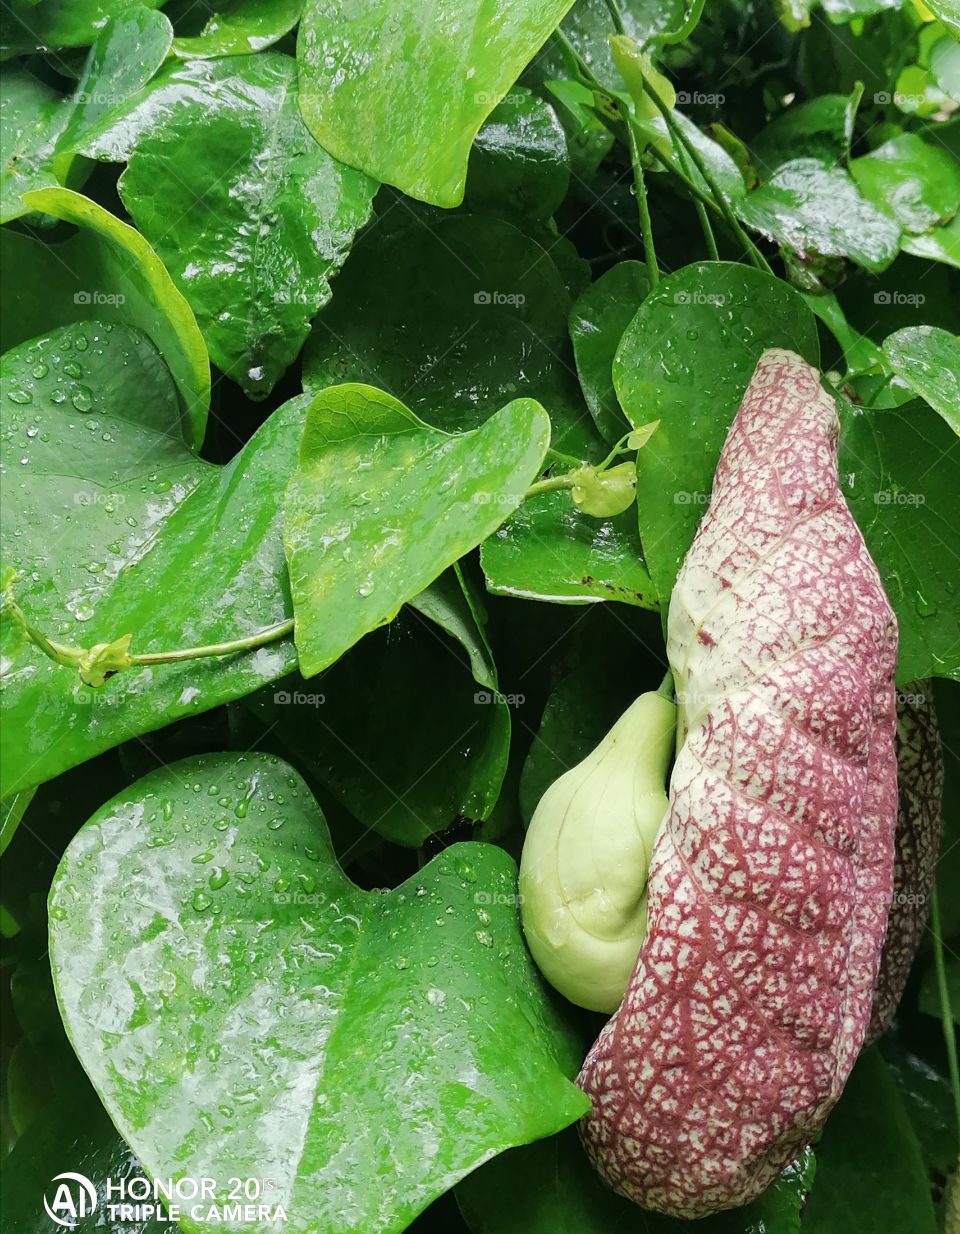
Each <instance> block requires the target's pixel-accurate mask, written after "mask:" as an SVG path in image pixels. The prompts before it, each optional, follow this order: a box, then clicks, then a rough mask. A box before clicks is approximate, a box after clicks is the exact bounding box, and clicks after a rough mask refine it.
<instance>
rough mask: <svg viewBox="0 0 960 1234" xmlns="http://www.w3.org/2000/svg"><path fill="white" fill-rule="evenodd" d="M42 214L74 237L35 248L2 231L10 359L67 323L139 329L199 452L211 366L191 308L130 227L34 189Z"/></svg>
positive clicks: (92, 205) (31, 201) (30, 197)
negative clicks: (165, 370)
mask: <svg viewBox="0 0 960 1234" xmlns="http://www.w3.org/2000/svg"><path fill="white" fill-rule="evenodd" d="M24 201H25V202H26V204H27V205H28V206H29V207H30V209H31V210H39V211H41V212H43V213H45V214H49V215H51V216H52V217H53V218H57V219H62V220H63V221H64V222H66V223H74V224H76V226H77V227H79V228H80V231H78V232H77V234H76V235H74V236H73V237H72V238H71V239H69V240H64V241H63V242H62V243H58V244H41V243H40V242H38V241H36V240H32V239H30V238H29V237H28V236H26V235H19V234H18V233H16V232H14V231H11V230H10V229H9V228H6V227H5V228H3V229H2V230H0V254H2V259H3V266H4V272H5V276H6V277H5V278H4V280H3V313H2V315H0V316H2V322H3V325H2V330H0V337H2V340H3V342H2V346H3V350H4V351H7V350H8V349H9V348H11V347H15V346H16V345H17V344H18V343H22V342H24V341H25V340H26V339H32V338H36V337H37V336H38V335H39V334H41V333H44V332H46V331H49V330H55V329H56V328H57V326H63V325H66V324H67V323H68V322H72V321H83V320H85V319H88V318H91V317H95V318H96V319H97V320H102V321H120V322H123V323H125V324H126V325H129V326H134V327H136V329H137V330H142V331H143V333H144V334H145V335H146V336H147V338H149V339H150V340H151V341H152V342H153V344H154V345H155V346H156V348H157V350H158V351H159V352H160V353H161V355H162V356H163V358H164V360H165V362H166V364H167V366H168V367H169V369H170V372H171V373H172V374H173V378H174V381H175V382H176V383H177V389H178V390H179V392H180V400H181V403H182V406H183V433H184V436H185V437H186V439H187V441H188V442H190V444H191V445H194V446H196V447H197V448H199V447H200V445H201V443H202V442H203V435H204V431H205V429H206V424H207V410H208V408H209V406H210V361H209V359H208V358H207V348H206V345H205V344H204V341H203V336H202V335H201V333H200V331H199V329H198V328H197V321H196V318H195V317H194V315H193V312H192V310H191V308H190V305H189V304H188V303H187V302H186V300H185V299H184V298H183V296H182V295H181V294H180V292H179V291H177V289H176V287H175V286H174V285H173V282H172V281H171V279H170V275H169V274H168V273H167V271H166V269H165V268H164V265H163V262H162V261H161V260H160V258H159V257H158V256H157V254H156V253H155V252H154V251H153V249H152V248H151V247H150V245H149V244H148V243H147V242H146V240H144V238H143V236H141V235H140V233H139V232H138V231H136V230H135V229H134V228H133V227H128V226H127V225H126V223H121V222H120V221H119V220H118V219H115V218H114V217H113V215H112V214H110V213H109V211H107V210H104V209H103V207H102V206H98V205H97V204H96V202H94V201H91V200H90V199H89V198H88V197H83V196H82V195H81V194H80V193H73V192H71V191H70V190H69V189H64V188H47V189H36V190H33V191H31V192H29V193H26V194H25V195H24Z"/></svg>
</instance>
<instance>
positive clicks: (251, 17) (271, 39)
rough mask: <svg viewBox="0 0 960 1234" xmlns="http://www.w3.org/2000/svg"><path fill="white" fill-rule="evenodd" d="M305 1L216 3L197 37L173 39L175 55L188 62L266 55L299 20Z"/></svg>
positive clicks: (210, 6)
mask: <svg viewBox="0 0 960 1234" xmlns="http://www.w3.org/2000/svg"><path fill="white" fill-rule="evenodd" d="M303 2H304V0H214V3H212V4H207V5H205V6H204V7H205V8H207V9H208V10H210V11H209V16H208V17H207V19H206V21H205V22H204V23H203V28H202V29H201V30H199V31H198V32H197V34H195V35H185V36H180V37H178V38H176V39H174V43H173V52H174V55H177V56H181V57H182V58H183V59H185V60H193V59H197V60H200V59H210V58H212V57H214V56H243V55H249V54H250V53H252V52H257V51H263V49H264V48H265V47H272V46H273V44H274V43H276V42H278V41H279V40H280V39H282V38H283V36H284V35H285V34H288V33H289V32H290V31H291V30H292V29H293V27H294V26H295V25H296V24H297V22H298V21H299V20H300V14H301V13H302V12H303Z"/></svg>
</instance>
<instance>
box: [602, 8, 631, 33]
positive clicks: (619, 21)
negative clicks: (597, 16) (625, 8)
mask: <svg viewBox="0 0 960 1234" xmlns="http://www.w3.org/2000/svg"><path fill="white" fill-rule="evenodd" d="M607 9H608V10H609V13H610V20H611V21H612V22H613V28H614V30H616V32H617V34H626V33H627V30H626V27H625V26H624V24H623V14H622V13H621V12H620V5H619V4H618V3H617V0H607Z"/></svg>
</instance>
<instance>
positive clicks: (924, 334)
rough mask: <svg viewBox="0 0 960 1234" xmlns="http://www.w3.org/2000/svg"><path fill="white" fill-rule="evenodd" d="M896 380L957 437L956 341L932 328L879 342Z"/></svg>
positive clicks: (959, 380) (959, 384)
mask: <svg viewBox="0 0 960 1234" xmlns="http://www.w3.org/2000/svg"><path fill="white" fill-rule="evenodd" d="M883 351H884V354H885V355H886V357H887V359H888V360H889V362H890V364H891V366H892V368H893V371H894V372H895V373H896V374H897V376H898V377H899V378H900V380H901V381H902V382H903V383H904V384H905V385H907V386H909V387H910V389H911V390H912V391H913V393H914V394H916V395H919V397H920V398H922V399H924V400H925V401H926V402H928V403H929V404H930V406H931V407H932V408H933V409H934V411H936V412H937V413H938V414H939V415H941V416H943V418H944V420H946V422H947V424H949V425H950V427H951V428H952V429H953V431H954V432H955V433H957V434H958V435H960V340H958V339H957V337H956V335H954V334H951V333H950V332H949V331H948V330H941V329H938V328H937V327H936V326H908V327H907V328H906V329H905V330H898V331H897V332H896V333H895V334H888V335H887V337H886V338H885V339H884V340H883Z"/></svg>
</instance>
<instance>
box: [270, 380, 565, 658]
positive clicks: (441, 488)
mask: <svg viewBox="0 0 960 1234" xmlns="http://www.w3.org/2000/svg"><path fill="white" fill-rule="evenodd" d="M549 442H550V421H549V420H548V419H547V415H546V412H545V411H544V410H543V408H542V407H541V406H540V405H539V404H538V403H535V402H534V401H533V399H515V400H514V401H513V402H512V403H508V404H507V406H506V407H504V408H503V409H502V410H500V411H498V412H497V413H496V414H495V415H493V416H491V417H490V419H489V420H487V421H486V423H485V424H483V425H481V426H480V428H478V429H474V430H473V432H470V433H459V434H449V433H444V432H441V431H440V429H436V428H431V427H430V425H429V424H424V422H423V421H422V420H420V419H418V418H417V417H416V416H415V415H414V414H413V413H412V412H410V411H408V410H407V408H406V407H404V405H403V404H402V403H400V402H398V401H397V400H396V399H395V398H393V397H392V396H391V395H389V394H385V393H384V392H383V391H382V390H375V389H373V387H371V386H361V385H346V386H333V387H331V388H330V389H328V390H325V391H324V392H323V393H322V394H320V395H318V396H317V398H316V399H314V401H313V403H311V405H310V409H309V412H308V415H307V423H306V428H305V429H304V434H303V442H302V444H301V447H300V460H299V464H298V466H297V471H296V473H295V475H294V476H293V478H292V479H291V481H290V485H289V487H288V489H287V495H286V500H285V503H284V544H285V546H286V550H287V561H288V563H289V567H290V586H291V590H292V592H293V604H294V613H295V616H296V623H297V624H296V635H295V637H296V642H297V650H298V651H299V653H300V671H301V672H302V673H303V675H304V676H305V677H312V676H313V675H314V674H315V673H319V672H320V670H321V669H324V668H326V667H327V665H328V664H332V663H333V661H334V660H336V659H337V657H338V656H340V655H341V654H342V653H343V652H344V651H346V649H347V648H348V647H350V646H352V645H353V644H354V643H355V642H357V640H358V639H359V638H361V637H362V636H363V635H364V634H366V633H367V632H368V631H370V630H375V629H376V628H377V626H381V625H383V624H384V623H385V622H387V621H389V620H390V619H391V618H392V617H394V616H395V615H396V614H397V613H398V612H399V610H400V606H401V605H402V604H404V603H405V602H406V601H407V600H410V599H412V598H413V597H414V596H415V595H416V594H417V593H418V592H419V591H422V590H423V589H424V588H425V587H427V586H428V585H429V584H430V583H432V582H433V581H434V579H436V578H438V577H439V575H440V574H442V573H443V571H444V570H445V569H446V568H447V566H450V565H452V564H453V563H454V562H455V561H457V560H458V558H460V557H462V556H463V555H464V553H468V552H469V551H470V550H471V549H473V548H476V546H477V545H478V544H479V543H480V541H481V540H483V539H485V538H486V537H487V536H488V535H490V533H491V532H492V531H494V530H496V528H497V527H499V526H500V524H501V523H502V522H503V520H504V519H505V518H506V517H507V516H508V515H509V514H510V513H511V511H513V510H515V509H516V508H517V506H518V505H519V504H520V502H521V501H522V500H523V495H524V492H525V491H526V489H527V487H528V486H529V484H530V483H531V481H532V480H533V479H534V478H535V477H536V475H537V472H538V471H539V469H540V465H541V463H542V461H543V456H544V454H545V452H546V449H547V446H548V444H549Z"/></svg>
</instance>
